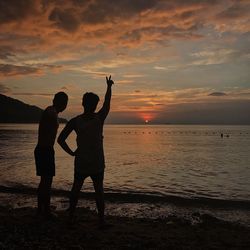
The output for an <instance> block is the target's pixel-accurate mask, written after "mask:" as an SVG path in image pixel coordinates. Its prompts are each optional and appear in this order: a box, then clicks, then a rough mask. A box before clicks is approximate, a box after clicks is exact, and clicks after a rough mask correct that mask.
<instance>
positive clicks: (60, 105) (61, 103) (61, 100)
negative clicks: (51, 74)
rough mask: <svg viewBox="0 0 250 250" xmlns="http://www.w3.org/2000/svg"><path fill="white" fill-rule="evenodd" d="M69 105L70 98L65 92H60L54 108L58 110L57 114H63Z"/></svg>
mask: <svg viewBox="0 0 250 250" xmlns="http://www.w3.org/2000/svg"><path fill="white" fill-rule="evenodd" d="M67 104H68V96H67V94H66V93H64V92H58V93H56V94H55V96H54V99H53V106H54V107H55V108H56V110H57V112H62V111H63V110H64V109H66V107H67Z"/></svg>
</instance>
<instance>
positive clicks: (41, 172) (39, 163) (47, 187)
mask: <svg viewBox="0 0 250 250" xmlns="http://www.w3.org/2000/svg"><path fill="white" fill-rule="evenodd" d="M67 103H68V96H67V94H65V93H64V92H58V93H57V94H55V96H54V99H53V105H52V106H49V107H47V108H46V109H45V110H44V111H43V113H42V117H41V120H40V123H39V130H38V142H37V146H36V148H35V151H34V154H35V162H36V174H37V176H40V183H39V186H38V190H37V202H38V211H37V214H38V215H42V216H45V218H52V217H54V215H53V213H51V211H50V191H51V185H52V181H53V176H55V151H54V143H55V139H56V134H57V129H58V126H59V123H58V113H59V112H62V111H63V110H65V108H66V107H67Z"/></svg>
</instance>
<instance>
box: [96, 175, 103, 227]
mask: <svg viewBox="0 0 250 250" xmlns="http://www.w3.org/2000/svg"><path fill="white" fill-rule="evenodd" d="M93 184H94V188H95V199H96V207H97V210H98V216H99V222H100V225H101V226H102V225H104V209H105V204H104V191H103V179H94V180H93Z"/></svg>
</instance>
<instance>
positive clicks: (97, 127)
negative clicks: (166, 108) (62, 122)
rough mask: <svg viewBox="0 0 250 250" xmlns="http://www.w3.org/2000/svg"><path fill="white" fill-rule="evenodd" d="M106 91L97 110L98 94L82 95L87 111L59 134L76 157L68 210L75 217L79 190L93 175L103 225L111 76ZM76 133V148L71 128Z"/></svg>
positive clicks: (62, 143)
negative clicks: (71, 144) (105, 136)
mask: <svg viewBox="0 0 250 250" xmlns="http://www.w3.org/2000/svg"><path fill="white" fill-rule="evenodd" d="M106 82H107V91H106V94H105V100H104V103H103V106H102V108H101V109H100V110H99V111H98V112H95V110H96V107H97V104H98V102H99V97H98V96H97V95H96V94H94V93H91V92H87V93H85V94H84V95H83V98H82V105H83V108H84V112H83V113H82V114H81V115H78V116H76V117H75V118H73V119H71V120H70V121H69V122H68V123H67V124H66V126H65V128H64V129H63V130H62V132H61V134H60V135H59V137H58V143H59V144H60V145H61V147H62V148H63V149H64V150H65V151H66V152H67V153H68V154H70V155H71V156H75V170H74V183H73V186H72V189H71V194H70V206H69V209H68V210H69V213H70V216H73V214H74V211H75V208H76V205H77V202H78V197H79V193H80V190H81V188H82V185H83V182H84V180H85V179H86V178H87V177H89V176H90V178H91V179H92V181H93V185H94V189H95V196H96V206H97V210H98V215H99V223H100V227H103V226H104V192H103V178H104V168H105V161H104V152H103V125H104V121H105V119H106V117H107V115H108V113H109V109H110V100H111V94H112V93H111V88H112V85H113V84H114V82H113V81H112V80H111V76H110V77H109V78H108V77H106ZM73 130H74V131H75V132H76V135H77V138H76V142H77V149H76V151H73V150H72V149H71V148H70V147H69V146H68V144H67V143H66V139H67V137H68V136H69V134H70V133H71V132H72V131H73Z"/></svg>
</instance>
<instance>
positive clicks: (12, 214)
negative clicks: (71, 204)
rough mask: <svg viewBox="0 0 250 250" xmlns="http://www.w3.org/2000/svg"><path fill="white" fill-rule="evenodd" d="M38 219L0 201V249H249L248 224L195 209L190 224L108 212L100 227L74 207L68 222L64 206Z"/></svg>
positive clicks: (92, 217)
mask: <svg viewBox="0 0 250 250" xmlns="http://www.w3.org/2000/svg"><path fill="white" fill-rule="evenodd" d="M57 215H58V218H57V220H55V221H46V222H44V221H42V220H41V219H39V218H37V217H36V216H35V209H34V208H16V209H12V208H7V207H0V249H250V228H248V227H244V226H240V225H237V224H233V223H229V222H224V221H220V220H218V219H216V218H214V217H212V216H210V215H204V214H203V215H199V214H197V215H196V216H197V217H199V216H200V217H201V218H200V221H201V223H198V224H195V225H191V223H190V222H189V221H187V220H184V219H183V218H178V217H175V216H171V217H167V218H165V219H164V220H162V219H157V220H152V219H135V218H125V217H112V216H108V217H107V220H108V222H109V223H111V224H112V225H113V226H112V227H110V228H108V229H105V230H100V229H99V228H98V224H97V217H96V214H95V213H94V212H92V211H90V210H88V209H86V208H79V209H78V210H77V215H78V219H77V222H75V223H70V221H69V220H68V217H67V214H66V212H64V211H58V212H57Z"/></svg>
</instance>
